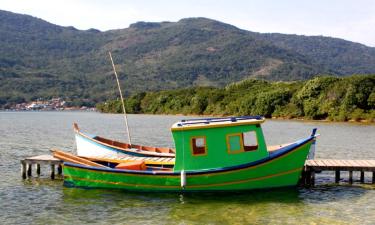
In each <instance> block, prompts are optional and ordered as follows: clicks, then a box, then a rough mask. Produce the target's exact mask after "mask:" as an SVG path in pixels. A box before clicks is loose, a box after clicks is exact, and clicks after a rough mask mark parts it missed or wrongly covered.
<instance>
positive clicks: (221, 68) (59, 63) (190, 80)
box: [0, 11, 375, 107]
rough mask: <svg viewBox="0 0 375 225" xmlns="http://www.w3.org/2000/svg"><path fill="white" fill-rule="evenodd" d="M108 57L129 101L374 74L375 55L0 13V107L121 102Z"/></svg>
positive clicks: (194, 27)
mask: <svg viewBox="0 0 375 225" xmlns="http://www.w3.org/2000/svg"><path fill="white" fill-rule="evenodd" d="M109 50H111V51H112V54H113V56H114V60H115V62H116V64H117V68H118V72H119V75H120V79H121V84H122V86H123V89H124V90H125V92H126V94H127V95H129V94H133V93H138V92H141V91H155V90H165V89H174V88H180V87H188V86H217V87H223V86H225V85H227V84H229V83H232V82H238V81H241V80H243V79H247V78H260V79H267V80H282V81H291V80H304V79H309V78H311V77H314V76H316V75H317V74H332V75H338V76H344V75H350V74H353V73H355V74H369V73H372V74H374V73H375V48H371V47H367V46H364V45H361V44H358V43H353V42H349V41H345V40H342V39H335V38H328V37H321V36H319V37H307V36H297V35H283V34H261V33H255V32H250V31H245V30H241V29H238V28H236V27H234V26H231V25H228V24H225V23H221V22H219V21H214V20H210V19H207V18H188V19H182V20H180V21H178V22H161V23H150V22H138V23H135V24H132V25H131V26H130V27H129V28H126V29H119V30H111V31H106V32H101V31H98V30H95V29H90V30H77V29H75V28H74V27H61V26H57V25H54V24H51V23H48V22H46V21H43V20H41V19H37V18H35V17H31V16H27V15H21V14H15V13H11V12H6V11H0V52H1V54H0V107H1V105H4V104H6V103H11V102H21V101H25V100H31V99H34V98H38V97H44V98H49V97H52V96H56V97H57V96H59V97H64V98H71V99H75V100H80V101H83V100H84V101H88V102H99V101H102V100H106V99H110V98H114V97H116V96H117V94H116V86H115V85H116V83H115V82H114V80H113V79H114V77H113V75H112V71H111V69H112V68H111V65H110V62H109V59H108V53H107V52H108V51H109Z"/></svg>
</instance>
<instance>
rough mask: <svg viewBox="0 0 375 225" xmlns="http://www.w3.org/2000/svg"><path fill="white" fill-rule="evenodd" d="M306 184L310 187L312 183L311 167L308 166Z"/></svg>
mask: <svg viewBox="0 0 375 225" xmlns="http://www.w3.org/2000/svg"><path fill="white" fill-rule="evenodd" d="M304 183H305V186H306V187H309V186H310V185H311V169H309V168H307V169H306V171H305V180H304Z"/></svg>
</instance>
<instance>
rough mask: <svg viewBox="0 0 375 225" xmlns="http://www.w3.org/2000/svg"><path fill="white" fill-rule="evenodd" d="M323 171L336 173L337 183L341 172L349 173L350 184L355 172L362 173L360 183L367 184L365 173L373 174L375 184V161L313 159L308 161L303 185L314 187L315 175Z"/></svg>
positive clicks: (303, 175)
mask: <svg viewBox="0 0 375 225" xmlns="http://www.w3.org/2000/svg"><path fill="white" fill-rule="evenodd" d="M322 171H335V183H339V182H340V177H341V171H347V172H349V177H348V182H349V184H352V183H353V172H360V179H359V181H360V183H364V182H365V172H368V173H372V181H371V183H372V184H374V183H375V160H338V159H312V160H306V163H305V168H304V171H303V174H302V179H301V184H302V185H304V186H314V184H315V173H320V172H322Z"/></svg>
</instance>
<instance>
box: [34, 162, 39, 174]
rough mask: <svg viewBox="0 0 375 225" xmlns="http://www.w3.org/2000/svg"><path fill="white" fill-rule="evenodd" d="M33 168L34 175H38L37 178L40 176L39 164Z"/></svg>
mask: <svg viewBox="0 0 375 225" xmlns="http://www.w3.org/2000/svg"><path fill="white" fill-rule="evenodd" d="M35 168H36V174H37V175H38V176H40V164H38V163H37V164H35Z"/></svg>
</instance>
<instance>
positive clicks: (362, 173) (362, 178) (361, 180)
mask: <svg viewBox="0 0 375 225" xmlns="http://www.w3.org/2000/svg"><path fill="white" fill-rule="evenodd" d="M359 181H360V182H361V184H363V183H364V182H365V171H361V178H360V180H359Z"/></svg>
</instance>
